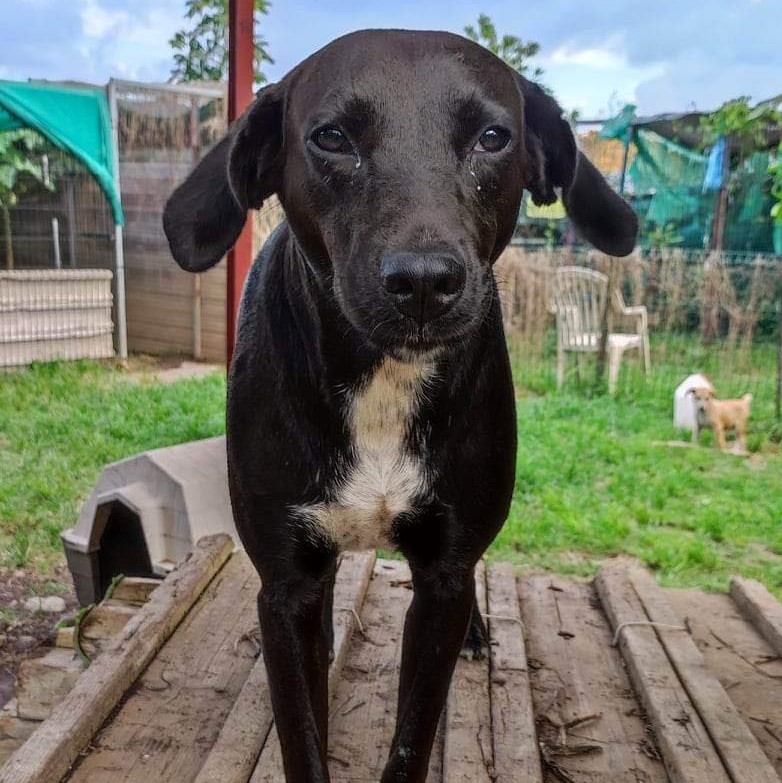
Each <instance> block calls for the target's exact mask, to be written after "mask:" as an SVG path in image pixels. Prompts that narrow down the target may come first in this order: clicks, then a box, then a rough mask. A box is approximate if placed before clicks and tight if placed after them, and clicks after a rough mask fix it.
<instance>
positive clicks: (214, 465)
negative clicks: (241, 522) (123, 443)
mask: <svg viewBox="0 0 782 783" xmlns="http://www.w3.org/2000/svg"><path fill="white" fill-rule="evenodd" d="M221 532H222V533H228V534H229V535H231V536H232V537H233V539H234V541H235V542H237V543H238V538H237V536H236V528H235V527H234V523H233V516H232V514H231V506H230V502H229V498H228V479H227V468H226V455H225V438H222V437H220V438H209V439H207V440H201V441H195V442H193V443H183V444H182V445H179V446H171V447H169V448H164V449H156V450H155V451H147V452H143V453H142V454H138V455H136V456H134V457H130V458H129V459H125V460H122V461H121V462H115V463H113V464H111V465H108V466H107V467H106V468H104V470H103V473H101V476H100V478H99V479H98V482H97V484H96V485H95V488H94V489H93V491H92V494H91V495H90V497H89V498H88V500H87V502H86V503H85V504H84V508H83V509H82V511H81V514H80V515H79V520H78V522H77V523H76V525H75V526H74V527H72V528H71V529H70V530H66V531H65V532H64V533H63V534H62V539H63V544H64V546H65V554H66V556H67V558H68V566H69V568H70V570H71V574H72V575H73V581H74V584H75V586H76V594H77V596H78V598H79V602H80V603H81V604H82V605H86V604H91V603H96V602H97V601H99V600H100V599H101V598H102V597H103V594H104V593H105V591H106V588H107V587H108V585H109V584H110V582H111V580H112V579H113V577H114V576H116V575H117V574H124V575H125V576H160V577H163V576H165V575H166V574H167V573H168V572H169V571H170V570H171V569H172V568H173V567H174V565H175V564H176V563H177V561H179V560H181V559H182V557H184V556H185V555H186V554H187V553H188V552H189V551H190V549H191V548H192V545H193V543H194V542H195V541H197V540H198V539H199V538H201V537H202V536H205V535H210V534H212V533H221Z"/></svg>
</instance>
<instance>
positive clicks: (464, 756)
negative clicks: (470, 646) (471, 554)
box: [443, 562, 494, 783]
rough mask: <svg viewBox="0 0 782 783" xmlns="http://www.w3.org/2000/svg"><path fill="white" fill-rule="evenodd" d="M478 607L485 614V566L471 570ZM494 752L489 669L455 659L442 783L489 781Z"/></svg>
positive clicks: (446, 729) (476, 663)
mask: <svg viewBox="0 0 782 783" xmlns="http://www.w3.org/2000/svg"><path fill="white" fill-rule="evenodd" d="M475 588H476V596H477V599H478V610H479V611H480V612H481V614H483V615H485V614H487V613H488V605H487V603H486V569H485V567H484V564H483V563H482V562H480V563H478V565H477V567H476V569H475ZM493 772H494V752H493V748H492V736H491V703H490V698H489V671H488V666H487V665H486V662H485V661H469V660H466V659H464V658H459V660H458V661H457V662H456V668H455V670H454V673H453V679H452V680H451V688H450V690H449V691H448V702H447V704H446V708H445V747H444V750H443V782H444V783H491V780H492V774H493Z"/></svg>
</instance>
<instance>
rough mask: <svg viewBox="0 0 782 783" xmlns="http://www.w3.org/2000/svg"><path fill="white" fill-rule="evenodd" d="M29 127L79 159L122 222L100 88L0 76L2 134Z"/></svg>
mask: <svg viewBox="0 0 782 783" xmlns="http://www.w3.org/2000/svg"><path fill="white" fill-rule="evenodd" d="M17 128H31V129H32V130H35V131H37V132H38V133H40V134H41V135H42V136H44V137H45V138H47V139H48V140H49V141H51V142H52V144H54V145H55V146H57V147H59V148H60V149H62V150H65V151H66V152H68V153H70V154H71V155H73V156H74V157H75V158H77V159H78V160H80V161H81V162H82V163H83V164H84V165H85V166H86V168H87V169H88V171H89V172H90V173H91V174H92V176H93V177H95V179H96V180H97V182H98V184H99V185H100V187H101V189H102V190H103V192H104V193H105V194H106V198H107V199H108V202H109V204H110V205H111V211H112V214H113V215H114V222H115V223H116V224H117V225H120V226H121V225H122V224H123V223H124V219H123V215H122V202H121V200H120V193H119V185H118V183H117V179H116V177H115V172H114V155H113V150H112V141H111V120H110V118H109V107H108V102H107V101H106V96H105V94H104V92H103V90H102V89H88V88H78V89H77V88H70V87H59V86H54V85H48V84H32V83H29V82H6V81H0V133H2V132H3V131H8V130H15V129H17Z"/></svg>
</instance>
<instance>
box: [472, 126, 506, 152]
mask: <svg viewBox="0 0 782 783" xmlns="http://www.w3.org/2000/svg"><path fill="white" fill-rule="evenodd" d="M509 141H510V133H509V132H508V131H506V130H505V128H500V127H499V126H497V125H494V126H492V127H491V128H487V129H486V130H485V131H484V132H483V133H482V134H481V137H480V138H479V139H478V141H477V142H476V143H475V148H474V149H475V151H476V152H499V151H500V150H503V149H505V147H507V146H508V142H509Z"/></svg>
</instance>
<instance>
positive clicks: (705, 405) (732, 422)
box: [690, 386, 752, 451]
mask: <svg viewBox="0 0 782 783" xmlns="http://www.w3.org/2000/svg"><path fill="white" fill-rule="evenodd" d="M690 393H691V394H692V395H693V397H694V398H695V406H696V408H697V419H698V426H697V428H696V429H695V430H693V433H692V439H693V440H694V441H697V440H698V435H699V434H700V430H701V429H702V428H703V427H711V429H713V430H714V434H715V436H716V437H717V443H719V447H720V449H722V451H725V450H726V449H727V443H726V441H725V430H729V429H733V430H735V431H736V441H737V442H738V444H739V447H740V448H741V450H742V451H746V450H747V441H746V437H745V436H746V428H747V421H748V420H749V408H750V404H751V403H752V395H751V394H745V395H744V396H743V397H741V398H740V399H738V400H717V399H715V398H714V390H713V389H710V388H708V387H707V386H700V387H698V388H696V389H690Z"/></svg>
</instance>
